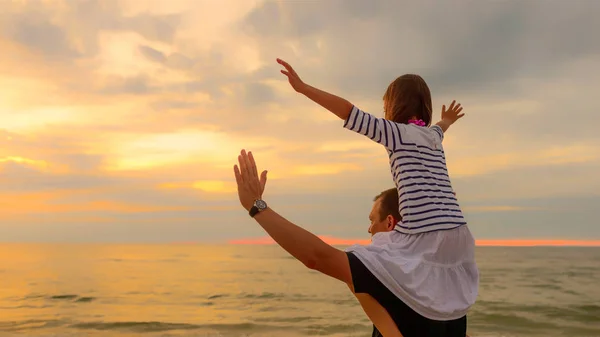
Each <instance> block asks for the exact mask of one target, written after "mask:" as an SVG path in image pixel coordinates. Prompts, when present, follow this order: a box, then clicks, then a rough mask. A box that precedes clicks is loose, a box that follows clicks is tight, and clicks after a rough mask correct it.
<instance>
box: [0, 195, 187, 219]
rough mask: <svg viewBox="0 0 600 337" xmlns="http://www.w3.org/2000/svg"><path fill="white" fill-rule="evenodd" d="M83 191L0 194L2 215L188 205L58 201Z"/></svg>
mask: <svg viewBox="0 0 600 337" xmlns="http://www.w3.org/2000/svg"><path fill="white" fill-rule="evenodd" d="M81 193H83V192H81V191H55V192H34V193H22V194H0V205H2V212H0V216H1V215H17V214H30V213H70V212H103V211H104V212H118V213H143V212H158V211H181V210H187V209H189V208H188V207H179V206H159V205H147V204H146V205H144V204H136V203H123V202H114V201H108V200H99V201H91V202H76V201H70V202H69V203H68V204H67V203H57V202H56V201H55V200H56V199H58V198H60V197H65V196H68V195H70V196H73V195H77V194H81Z"/></svg>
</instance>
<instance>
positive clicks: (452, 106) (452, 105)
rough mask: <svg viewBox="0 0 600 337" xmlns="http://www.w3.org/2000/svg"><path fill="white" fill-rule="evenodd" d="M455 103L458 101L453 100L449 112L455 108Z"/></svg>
mask: <svg viewBox="0 0 600 337" xmlns="http://www.w3.org/2000/svg"><path fill="white" fill-rule="evenodd" d="M454 103H456V100H453V101H452V103H451V104H450V106H449V107H448V110H452V109H453V108H454Z"/></svg>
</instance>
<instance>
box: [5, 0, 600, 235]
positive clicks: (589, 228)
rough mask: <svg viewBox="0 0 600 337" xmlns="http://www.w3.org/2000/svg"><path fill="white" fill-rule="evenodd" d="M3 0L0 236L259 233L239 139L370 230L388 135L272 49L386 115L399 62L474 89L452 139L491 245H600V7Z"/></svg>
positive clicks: (433, 83)
mask: <svg viewBox="0 0 600 337" xmlns="http://www.w3.org/2000/svg"><path fill="white" fill-rule="evenodd" d="M1 6H2V10H1V11H0V120H1V124H0V240H1V241H11V242H21V241H49V242H71V241H77V242H86V241H93V242H174V241H176V242H183V241H185V242H190V241H191V242H226V241H232V240H233V241H235V240H238V241H239V240H241V241H242V242H243V240H245V239H247V238H261V237H263V236H264V232H263V231H262V229H261V228H260V227H259V226H258V225H257V224H256V223H255V222H254V221H253V220H252V219H250V218H249V217H248V215H247V213H246V212H245V211H244V210H243V209H242V208H241V207H240V206H239V202H238V200H237V195H236V193H235V186H234V182H235V180H234V177H233V173H232V166H233V164H234V163H235V162H236V159H237V154H238V152H239V150H240V149H242V148H246V149H249V150H252V151H253V152H254V154H255V158H256V159H257V162H258V165H259V169H261V170H262V169H268V170H269V182H268V185H267V192H266V194H265V196H264V198H265V200H266V201H267V202H268V203H269V205H270V206H271V207H273V208H274V209H275V210H277V211H278V212H280V213H281V214H282V215H284V216H286V217H288V218H289V219H290V220H291V221H293V222H295V223H297V224H299V225H301V226H303V227H305V228H307V229H308V230H311V231H313V232H314V233H316V234H319V235H324V236H327V237H330V238H333V239H332V240H334V241H335V240H337V239H340V240H342V241H343V240H345V239H348V238H350V239H355V238H356V239H368V234H367V228H368V219H367V218H368V213H369V211H370V208H371V205H372V199H373V197H374V196H375V195H376V194H378V193H379V192H380V191H382V190H384V189H387V188H390V187H393V181H392V178H391V175H390V173H389V168H388V163H387V157H386V153H385V150H384V149H383V148H382V147H381V146H379V145H377V144H375V143H373V142H371V141H369V140H368V139H366V138H364V137H362V136H359V135H356V134H353V133H351V132H350V131H348V130H345V129H343V128H342V121H340V120H338V119H337V118H336V117H335V116H333V115H331V114H330V113H329V112H327V111H326V110H324V109H322V108H320V107H318V106H316V105H315V104H314V103H312V102H311V101H309V100H308V99H306V98H305V97H303V96H300V95H298V94H296V93H294V92H293V90H291V88H290V87H289V85H288V84H287V82H286V80H285V77H284V76H283V75H282V74H280V73H279V69H280V67H279V66H278V65H277V64H276V62H275V59H276V58H277V57H280V58H283V59H285V60H287V61H289V62H290V63H291V64H292V65H293V66H294V67H295V68H296V70H297V71H298V73H299V74H300V76H301V77H302V78H303V79H304V80H305V81H306V82H307V83H309V84H311V85H314V86H316V87H319V88H322V89H324V90H328V91H330V92H333V93H335V94H338V95H340V96H343V97H345V98H347V99H348V100H350V101H351V102H353V103H354V104H356V105H358V106H359V107H361V108H362V109H364V110H366V111H369V112H371V113H373V114H375V115H377V116H381V115H382V102H381V97H382V95H383V92H384V91H385V89H386V87H387V85H388V83H389V82H391V81H392V80H393V79H395V78H396V77H397V76H399V75H402V74H404V73H418V74H421V75H422V76H423V77H424V78H425V80H426V81H427V82H428V84H429V86H430V88H431V91H432V95H433V100H434V106H435V109H436V111H435V117H434V118H435V119H437V118H439V112H440V110H441V106H442V104H448V103H449V102H450V101H451V100H452V99H457V100H458V101H459V102H460V103H462V105H463V106H464V112H465V113H466V116H465V117H464V118H463V119H462V120H461V121H460V122H459V123H457V124H456V125H455V126H453V127H452V128H451V129H450V130H449V131H448V133H447V134H446V138H445V140H444V146H445V150H446V157H447V159H448V165H449V170H450V173H451V178H452V180H453V186H454V187H455V189H456V192H457V195H458V199H459V202H460V203H461V205H462V206H463V208H464V210H465V213H466V216H467V219H468V221H469V226H470V227H471V229H472V231H473V233H474V235H475V236H476V237H477V238H478V239H479V240H506V239H518V240H532V239H544V240H555V241H556V240H558V241H556V242H564V240H587V241H586V242H590V240H592V241H593V240H600V226H599V225H600V221H599V220H598V219H599V217H598V206H599V205H600V174H599V172H600V132H599V131H598V130H599V125H600V123H599V122H600V118H599V116H600V101H599V100H598V92H599V90H600V39H598V36H597V33H598V32H599V31H600V21H598V20H596V18H595V16H596V15H595V14H596V13H598V12H599V11H600V2H596V1H583V0H582V1H570V2H565V1H555V0H551V1H510V2H491V1H481V2H472V1H442V2H433V1H422V2H414V1H411V2H409V1H392V0H390V1H358V0H328V1H245V0H235V1H233V0H231V1H230V0H198V1H161V0H155V1H149V0H129V1H127V0H115V1H41V0H40V1H12V2H11V1H8V0H7V1H3V2H2V5H1ZM560 240H563V241H560ZM482 242H484V241H482ZM493 242H497V241H493ZM568 242H571V241H568Z"/></svg>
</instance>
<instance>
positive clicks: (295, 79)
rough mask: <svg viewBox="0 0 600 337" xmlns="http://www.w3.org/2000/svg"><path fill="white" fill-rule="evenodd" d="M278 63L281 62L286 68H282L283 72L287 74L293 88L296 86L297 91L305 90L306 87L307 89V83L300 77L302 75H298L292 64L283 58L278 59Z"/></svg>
mask: <svg viewBox="0 0 600 337" xmlns="http://www.w3.org/2000/svg"><path fill="white" fill-rule="evenodd" d="M277 63H279V64H281V65H282V66H283V67H284V68H285V70H281V73H282V74H284V75H285V76H287V78H288V81H289V82H290V85H291V86H292V88H294V90H296V92H299V93H302V92H304V89H306V84H305V83H304V82H302V80H301V79H300V76H298V74H297V73H296V71H295V70H294V68H292V66H291V65H289V64H288V63H287V62H285V61H284V60H282V59H277Z"/></svg>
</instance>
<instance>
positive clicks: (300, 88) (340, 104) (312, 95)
mask: <svg viewBox="0 0 600 337" xmlns="http://www.w3.org/2000/svg"><path fill="white" fill-rule="evenodd" d="M277 63H279V64H281V65H282V66H283V67H284V68H285V70H283V69H282V70H281V73H282V74H284V75H286V76H287V78H288V81H289V82H290V85H291V86H292V88H294V90H296V92H298V93H301V94H303V95H304V96H306V97H308V98H309V99H311V100H312V101H313V102H315V103H317V104H319V105H320V106H322V107H323V108H325V109H327V110H329V111H331V112H333V113H334V114H335V115H336V116H338V117H339V118H341V119H342V120H344V121H345V120H347V119H348V117H349V116H350V112H351V111H352V107H353V105H352V103H350V102H349V101H347V100H345V99H343V98H341V97H338V96H336V95H333V94H330V93H328V92H325V91H323V90H320V89H317V88H315V87H312V86H310V85H308V84H306V83H304V82H302V80H301V79H300V76H298V74H297V73H296V71H295V70H294V68H292V66H290V65H289V64H288V63H287V62H285V61H284V60H282V59H277Z"/></svg>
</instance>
